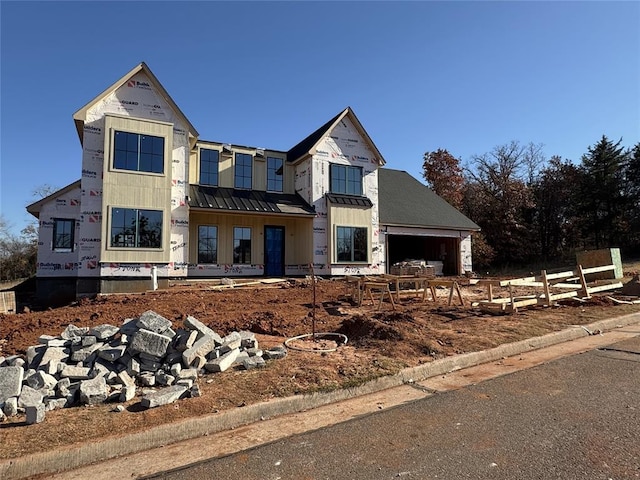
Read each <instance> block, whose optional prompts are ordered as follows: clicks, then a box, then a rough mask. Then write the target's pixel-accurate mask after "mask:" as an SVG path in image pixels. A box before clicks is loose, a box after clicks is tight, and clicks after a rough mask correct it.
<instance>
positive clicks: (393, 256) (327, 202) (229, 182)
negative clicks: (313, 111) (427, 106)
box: [27, 63, 478, 300]
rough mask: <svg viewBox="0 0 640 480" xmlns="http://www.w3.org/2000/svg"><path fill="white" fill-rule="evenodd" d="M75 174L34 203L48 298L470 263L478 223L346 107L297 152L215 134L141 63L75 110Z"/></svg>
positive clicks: (41, 288)
mask: <svg viewBox="0 0 640 480" xmlns="http://www.w3.org/2000/svg"><path fill="white" fill-rule="evenodd" d="M73 119H74V121H75V124H76V128H77V132H78V136H79V138H80V143H81V144H82V175H81V178H80V180H79V181H77V182H75V183H73V184H71V185H68V186H67V187H65V188H63V189H61V190H59V191H57V192H56V193H54V194H52V195H50V196H48V197H46V198H44V199H42V200H40V201H38V202H35V203H33V204H31V205H29V206H28V207H27V210H28V211H29V212H30V213H32V214H33V215H35V216H36V217H38V218H39V223H40V233H39V240H40V241H39V249H38V267H37V280H38V292H39V296H40V297H41V298H43V300H51V299H52V298H53V297H60V296H62V297H67V298H68V297H71V296H78V295H86V294H92V293H96V292H105V293H106V292H118V291H136V290H146V289H149V288H150V286H151V284H150V282H151V281H152V279H156V281H158V282H159V283H160V286H163V284H164V285H166V284H168V281H169V280H170V279H177V278H197V277H202V278H215V277H237V276H252V277H253V276H278V277H279V276H286V275H306V274H309V273H310V265H311V264H313V267H314V271H315V273H316V275H344V274H376V273H385V272H386V271H387V270H388V266H389V265H390V264H392V263H394V262H396V261H401V260H404V259H406V258H422V259H427V260H428V259H431V260H440V261H442V262H443V265H444V272H445V274H461V273H463V272H464V271H468V270H471V232H473V231H475V230H478V226H477V225H476V224H475V223H473V222H472V221H471V220H469V219H468V218H466V217H465V216H464V215H462V214H461V213H460V212H458V211H457V210H456V209H454V208H453V207H451V206H450V205H449V204H447V203H446V202H445V201H444V200H442V199H441V198H440V197H438V196H437V195H435V194H434V193H433V192H432V191H431V190H429V189H428V188H426V187H425V186H424V185H422V184H421V183H420V182H418V181H417V180H416V179H414V178H413V177H411V176H410V175H409V174H407V173H406V172H402V171H397V170H389V169H385V168H383V167H384V165H385V160H384V158H383V156H382V154H381V153H380V152H379V151H378V149H377V148H376V146H375V144H374V143H373V141H372V140H371V138H370V137H369V135H368V134H367V132H366V131H365V129H364V128H363V126H362V124H361V123H360V121H359V120H358V118H357V117H356V115H355V114H354V112H353V111H352V110H351V108H346V109H345V110H343V111H342V112H340V113H339V114H338V115H336V116H335V117H334V118H332V119H331V120H329V121H328V122H327V123H326V124H324V125H323V126H322V127H320V128H319V129H317V130H316V131H315V132H313V133H312V134H311V135H309V136H308V137H307V138H305V139H304V140H302V141H301V142H299V143H298V144H297V145H295V146H293V147H292V148H290V149H288V150H271V149H268V148H256V147H248V146H242V145H230V144H225V143H219V142H213V141H206V140H202V139H200V138H199V134H198V132H197V131H196V129H195V128H194V126H193V125H192V124H191V123H190V122H189V120H188V119H187V117H186V116H185V115H184V114H183V113H182V111H181V110H180V109H179V108H178V106H177V105H176V104H175V102H174V101H173V100H172V99H171V97H170V96H169V94H168V93H167V92H166V90H165V89H164V87H163V86H162V85H161V84H160V82H159V81H158V79H157V78H156V77H155V76H154V75H153V73H152V72H151V71H150V69H149V68H148V67H147V66H146V65H145V64H144V63H141V64H140V65H138V66H136V67H135V68H134V69H133V70H131V71H130V72H129V73H127V74H126V75H125V76H124V77H122V78H121V79H120V80H118V81H117V82H115V83H114V84H113V85H111V86H110V87H109V88H107V89H106V90H105V91H104V92H102V93H101V94H100V95H98V96H97V97H96V98H94V99H93V100H91V101H90V102H89V103H87V104H86V105H85V106H84V107H82V108H81V109H80V110H78V111H77V112H76V113H75V114H74V115H73Z"/></svg>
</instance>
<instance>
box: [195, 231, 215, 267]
mask: <svg viewBox="0 0 640 480" xmlns="http://www.w3.org/2000/svg"><path fill="white" fill-rule="evenodd" d="M198 263H218V227H213V226H211V225H200V226H199V227H198Z"/></svg>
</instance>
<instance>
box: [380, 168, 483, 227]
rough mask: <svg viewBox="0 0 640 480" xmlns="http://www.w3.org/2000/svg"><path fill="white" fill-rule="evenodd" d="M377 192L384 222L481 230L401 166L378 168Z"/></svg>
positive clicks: (399, 224)
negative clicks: (394, 168)
mask: <svg viewBox="0 0 640 480" xmlns="http://www.w3.org/2000/svg"><path fill="white" fill-rule="evenodd" d="M378 195H379V197H378V201H379V205H380V207H379V208H380V223H381V224H383V225H396V226H415V227H425V228H442V229H447V230H480V227H479V226H478V225H477V224H476V223H475V222H473V221H472V220H471V219H469V218H467V217H466V216H465V215H463V214H462V213H461V212H460V211H459V210H457V209H456V208H454V207H453V206H451V205H449V204H448V203H447V202H446V201H445V200H444V199H443V198H442V197H439V196H438V195H436V194H435V193H434V191H433V190H431V189H430V188H428V187H427V186H426V185H423V184H422V183H421V182H419V181H418V180H416V179H415V178H414V177H412V176H411V175H409V174H408V173H407V172H405V171H404V170H391V169H387V168H380V169H378Z"/></svg>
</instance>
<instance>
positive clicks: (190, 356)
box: [182, 335, 216, 368]
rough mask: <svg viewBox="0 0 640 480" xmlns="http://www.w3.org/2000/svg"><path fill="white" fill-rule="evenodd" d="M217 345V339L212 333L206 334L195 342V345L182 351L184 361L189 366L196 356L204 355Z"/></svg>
mask: <svg viewBox="0 0 640 480" xmlns="http://www.w3.org/2000/svg"><path fill="white" fill-rule="evenodd" d="M215 346H216V339H215V338H214V337H212V336H211V335H204V336H203V337H201V338H200V339H198V340H197V341H196V343H194V344H193V346H192V347H191V348H189V349H187V350H185V351H184V352H182V363H183V365H184V366H185V367H187V368H188V367H189V366H190V365H191V364H192V362H193V361H194V360H195V359H196V357H204V356H206V355H207V354H208V353H209V352H211V351H212V350H213V349H214V348H215Z"/></svg>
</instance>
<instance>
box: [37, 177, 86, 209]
mask: <svg viewBox="0 0 640 480" xmlns="http://www.w3.org/2000/svg"><path fill="white" fill-rule="evenodd" d="M74 188H80V180H76V181H75V182H73V183H70V184H69V185H67V186H66V187H62V188H61V189H60V190H57V191H55V192H53V193H52V194H51V195H47V196H46V197H44V198H41V199H40V200H38V201H37V202H33V203H32V204H31V205H27V212H29V213H30V214H31V215H33V216H34V217H36V218H40V210H41V209H42V206H43V205H44V204H45V203H47V202H49V201H50V200H53V199H54V198H57V197H59V196H60V195H64V194H65V193H68V192H70V191H71V190H73V189H74Z"/></svg>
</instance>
